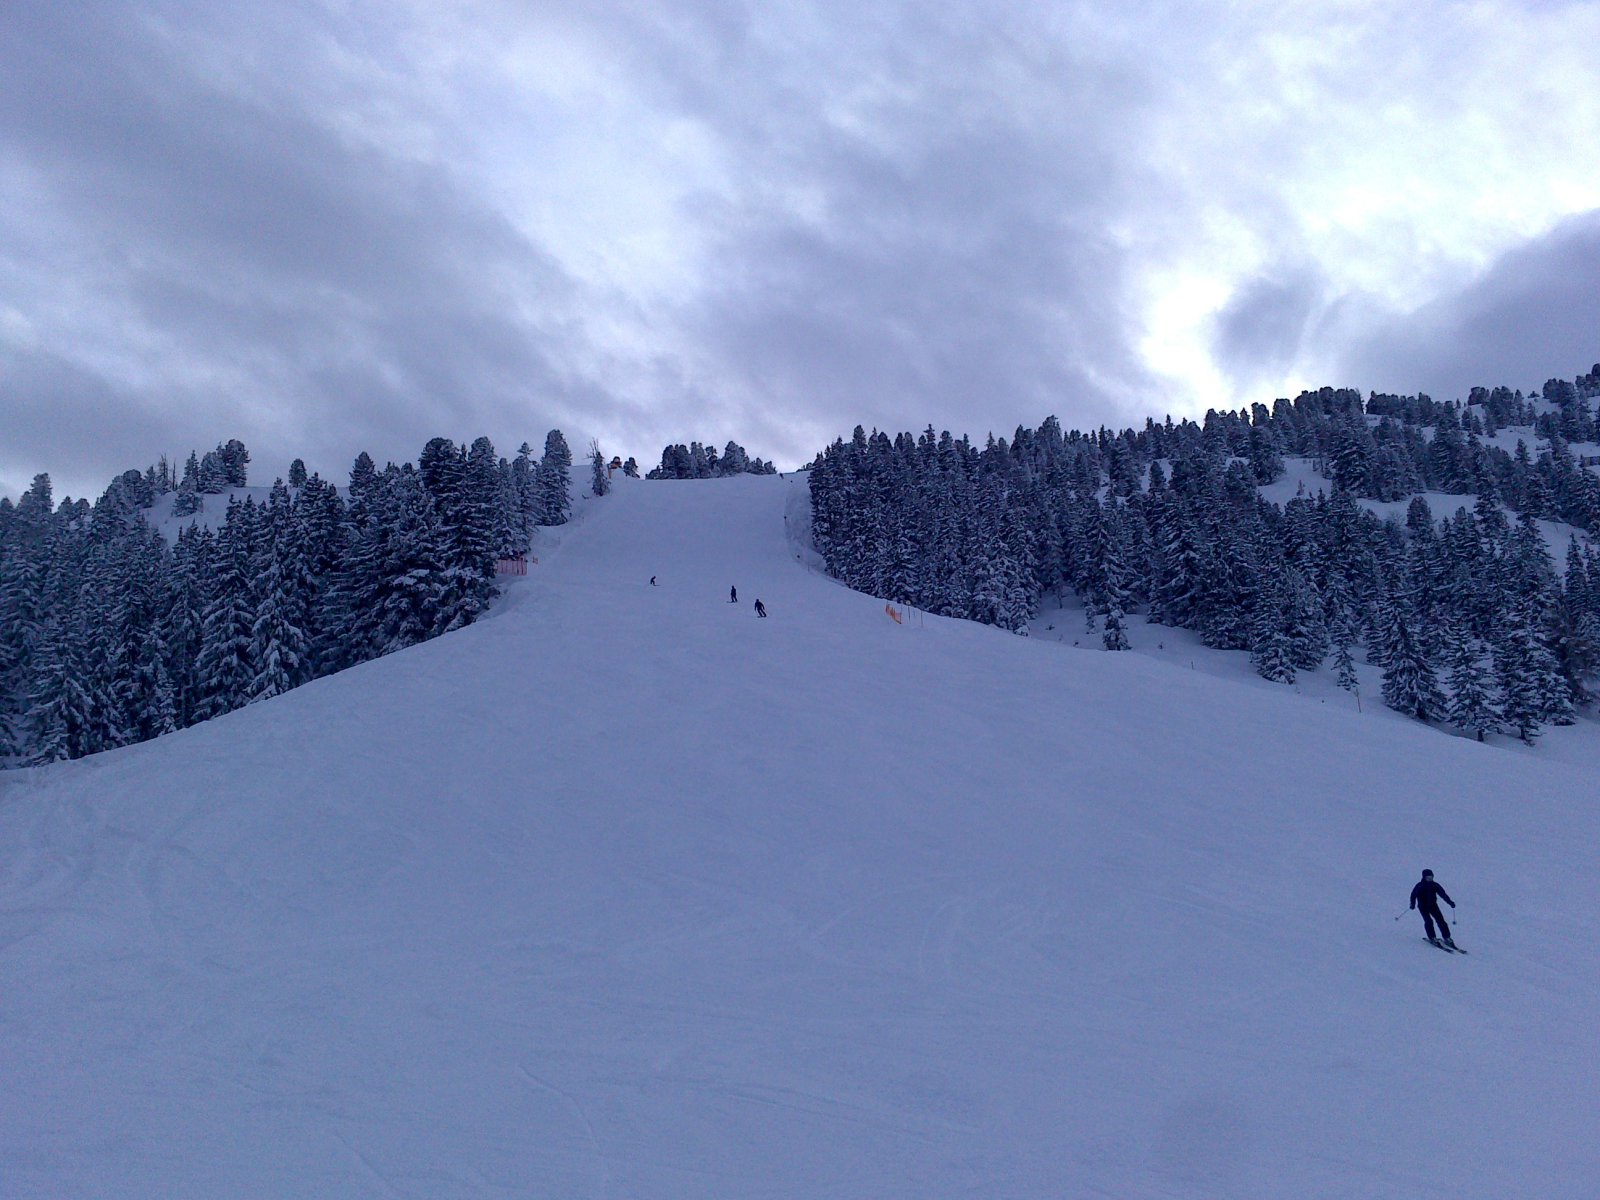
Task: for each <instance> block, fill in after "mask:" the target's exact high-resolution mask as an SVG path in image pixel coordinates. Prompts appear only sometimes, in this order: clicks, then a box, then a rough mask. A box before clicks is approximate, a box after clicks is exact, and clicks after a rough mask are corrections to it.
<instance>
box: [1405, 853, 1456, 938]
mask: <svg viewBox="0 0 1600 1200" xmlns="http://www.w3.org/2000/svg"><path fill="white" fill-rule="evenodd" d="M1441 898H1442V899H1443V900H1444V902H1445V903H1446V904H1448V905H1449V906H1450V907H1451V908H1454V907H1455V906H1456V902H1455V901H1454V900H1452V899H1450V893H1449V892H1447V891H1445V890H1444V889H1443V888H1442V887H1440V886H1439V885H1438V884H1437V883H1435V882H1434V881H1433V872H1432V871H1427V870H1425V871H1423V872H1422V878H1421V879H1419V880H1418V881H1417V886H1416V887H1414V888H1412V889H1411V907H1412V908H1417V907H1419V906H1420V907H1421V909H1422V927H1423V928H1424V929H1426V930H1427V931H1428V940H1429V941H1430V942H1432V943H1433V944H1434V945H1435V946H1439V945H1444V946H1448V947H1449V948H1450V949H1452V950H1454V949H1456V948H1457V947H1456V944H1455V942H1454V941H1453V940H1451V937H1450V926H1448V925H1446V924H1445V923H1444V914H1443V913H1442V912H1440V911H1439V901H1440V899H1441ZM1434 922H1438V924H1439V936H1438V937H1435V936H1434V934H1433V926H1434Z"/></svg>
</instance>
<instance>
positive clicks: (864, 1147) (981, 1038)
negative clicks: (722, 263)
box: [0, 477, 1600, 1200]
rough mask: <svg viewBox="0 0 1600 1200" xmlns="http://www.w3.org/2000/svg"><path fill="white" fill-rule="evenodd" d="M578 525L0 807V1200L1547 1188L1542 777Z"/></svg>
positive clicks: (751, 531)
mask: <svg viewBox="0 0 1600 1200" xmlns="http://www.w3.org/2000/svg"><path fill="white" fill-rule="evenodd" d="M618 482H619V484H624V486H619V487H618V489H617V490H616V491H615V492H614V493H613V494H612V495H611V496H608V497H605V498H603V499H600V500H597V501H594V502H592V503H590V504H589V505H588V506H587V508H586V509H585V511H584V512H583V514H582V516H581V519H580V520H579V521H578V522H577V523H576V524H575V525H573V526H569V527H566V528H564V529H563V530H562V531H560V532H561V533H562V535H563V536H562V538H561V540H560V542H559V544H555V539H551V540H550V544H547V545H545V546H543V547H541V549H540V558H541V561H540V563H539V565H538V566H536V567H534V568H532V569H531V574H530V575H529V577H528V578H527V579H526V580H517V581H514V582H513V583H512V584H511V585H510V587H509V588H508V589H507V593H506V596H505V598H504V599H503V601H502V602H501V604H500V606H499V608H498V609H497V611H496V612H495V614H494V615H493V616H491V617H490V619H488V620H486V621H483V622H481V623H480V624H478V625H476V626H474V627H472V628H470V629H467V630H464V631H462V632H460V633H457V634H452V635H450V636H448V637H445V638H442V639H439V640H437V641H434V642H431V643H429V644H427V645H423V646H419V647H416V648H414V649H411V650H408V651H405V652H403V653H400V654H396V655H394V656H392V657H390V658H387V659H382V660H379V661H377V662H373V663H368V664H366V665H365V666H362V667H358V668H356V669H354V670H351V671H348V672H345V673H344V674H342V675H339V676H336V677H332V678H329V679H324V680H322V681H320V682H318V683H315V684H312V685H310V686H308V687H305V688H302V689H300V690H298V691H296V692H293V693H290V694H289V695H286V696H283V697H280V698H278V699H276V700H272V701H269V702H267V703H263V704H259V705H256V706H253V707H251V708H249V709H246V710H243V711H241V712H237V713H234V714H232V715H230V716H228V717H224V718H222V719H220V720H216V721H212V722H210V723H208V724H206V725H202V726H198V727H196V728H193V729H190V730H187V731H185V732H183V733H179V734H176V735H173V736H171V737H167V738H162V739H160V740H158V741H155V742H151V743H146V744H144V745H140V746H134V747H130V748H128V749H125V750H119V751H115V752H113V753H109V754H104V755H99V756H96V757H94V758H90V759H85V760H82V761H80V762H75V763H68V764H60V765H57V766H54V767H51V768H46V769H39V770H34V771H28V772H16V773H11V774H8V775H6V776H4V777H0V1196H4V1197H7V1198H9V1200H23V1198H31V1197H39V1198H49V1200H63V1198H73V1197H95V1198H100V1197H105V1198H108V1200H110V1198H115V1200H130V1198H138V1197H150V1198H161V1200H176V1198H180V1197H205V1198H213V1197H215V1198H233V1197H374V1198H378V1197H383V1198H394V1197H428V1198H449V1197H540V1198H546V1197H611V1198H621V1197H641V1198H644V1197H648V1198H652V1200H654V1198H670V1197H696V1198H702V1197H727V1198H747V1197H748V1198H758V1197H818V1198H829V1200H844V1198H852V1197H860V1198H863V1200H866V1198H871V1200H884V1198H892V1197H907V1198H913V1197H914V1198H916V1200H928V1198H932V1197H983V1198H1005V1197H1018V1198H1022V1197H1027V1198H1034V1197H1080V1196H1083V1197H1091V1196H1104V1197H1183V1198H1189V1197H1226V1198H1228V1200H1238V1198H1246V1197H1274V1198H1276V1197H1295V1198H1297V1200H1301V1198H1311V1197H1328V1198H1334V1197H1337V1198H1340V1200H1345V1198H1350V1197H1363V1198H1375V1197H1377V1198H1381V1197H1397V1198H1398V1197H1407V1198H1409V1197H1415V1196H1418V1195H1423V1194H1428V1195H1436V1196H1445V1197H1452V1198H1456V1200H1461V1198H1469V1197H1484V1198H1490V1197H1493V1198H1495V1200H1502V1198H1504V1197H1510V1196H1518V1197H1522V1196H1526V1197H1541V1198H1553V1197H1588V1196H1593V1195H1595V1194H1596V1190H1597V1188H1600V1140H1597V1139H1596V1138H1595V1136H1594V1132H1595V1129H1596V1128H1597V1127H1600V1104H1597V1100H1600V1078H1597V1073H1596V1070H1595V1032H1594V1027H1595V1019H1596V1016H1597V1013H1600V1001H1597V999H1596V997H1597V996H1600V970H1597V966H1596V963H1597V957H1596V951H1595V944H1596V917H1595V912H1596V901H1597V899H1600V896H1597V894H1596V893H1597V890H1600V889H1597V886H1596V880H1595V871H1594V852H1595V846H1596V844H1597V835H1600V805H1597V804H1596V787H1595V783H1594V779H1593V777H1592V775H1589V774H1586V773H1584V772H1582V771H1580V770H1579V769H1577V768H1575V767H1574V766H1572V765H1570V764H1564V763H1562V762H1558V761H1547V760H1545V759H1543V758H1541V757H1540V756H1538V755H1533V754H1523V753H1509V752H1507V751H1506V750H1505V749H1503V748H1500V747H1496V746H1480V745H1477V744H1475V743H1472V742H1469V741H1466V740H1463V739H1460V738H1453V737H1448V736H1442V735H1441V734H1440V733H1438V732H1437V731H1434V730H1429V729H1424V728H1421V727H1418V726H1415V725H1413V724H1411V723H1409V722H1404V721H1399V720H1373V719H1371V718H1370V717H1363V716H1359V715H1357V714H1355V713H1353V712H1345V711H1342V710H1340V709H1336V708H1335V707H1333V706H1330V705H1327V704H1322V703H1318V702H1317V701H1316V700H1314V699H1308V698H1304V697H1297V696H1294V695H1293V694H1291V693H1289V692H1288V691H1287V690H1286V689H1266V688H1260V687H1252V686H1246V685H1242V684H1241V683H1239V682H1235V681H1232V680H1228V679H1222V678H1216V677H1213V676H1210V675H1207V674H1206V673H1204V672H1198V671H1189V670H1185V669H1180V668H1178V667H1176V666H1174V665H1173V664H1171V663H1168V662H1163V661H1158V660H1156V659H1152V658H1150V657H1146V656H1143V655H1139V654H1120V655H1118V654H1107V653H1071V652H1068V651H1064V650H1063V649H1062V648H1061V647H1060V646H1058V645H1054V644H1046V643H1043V642H1041V641H1039V640H1029V639H1021V638H1016V637H1012V636H1010V635H1008V634H1005V633H1001V632H998V631H996V630H993V629H988V628H983V627H980V626H976V625H971V624H966V623H962V622H955V621H944V620H935V619H933V618H928V619H926V621H925V622H920V623H919V622H910V623H908V624H906V625H896V624H895V623H893V622H892V621H890V620H889V619H887V617H886V616H885V614H884V611H883V603H882V601H879V600H873V599H871V598H870V597H866V596H862V595H858V594H856V593H852V592H850V591H847V590H845V589H844V588H842V587H840V586H838V585H837V584H835V583H833V582H831V581H830V580H828V579H826V578H825V577H824V576H822V575H821V574H819V573H817V572H815V571H814V570H812V569H810V567H809V566H808V565H807V558H806V555H805V554H804V553H803V552H802V551H801V549H800V548H799V547H798V546H797V545H796V544H794V542H793V541H792V540H791V539H790V538H788V537H786V532H785V531H786V529H794V530H798V529H799V527H800V526H801V524H802V523H803V518H804V513H805V503H806V500H805V483H804V478H803V477H800V478H798V479H797V478H793V477H791V478H788V479H784V478H773V477H744V478H737V479H729V480H714V481H701V482H658V483H634V482H632V481H621V480H619V481H618ZM651 575H655V576H657V577H658V580H659V586H656V587H651V586H650V585H649V583H648V580H649V578H650V576H651ZM730 585H737V586H738V588H739V597H740V603H738V604H737V605H735V604H729V603H728V602H727V594H728V587H729V586H730ZM757 597H759V598H761V599H762V600H763V601H765V603H766V605H767V607H768V609H769V610H770V612H771V614H772V615H771V618H770V619H768V620H759V619H757V618H756V617H755V616H754V614H753V612H752V609H751V605H752V603H753V601H754V600H755V599H756V598H757ZM1587 728H1588V729H1589V731H1590V732H1591V733H1592V730H1593V727H1592V726H1588V727H1587ZM1424 866H1427V867H1432V868H1433V869H1434V870H1435V871H1436V872H1437V874H1438V878H1439V881H1440V882H1441V883H1443V884H1444V886H1445V887H1446V888H1447V889H1448V890H1449V891H1450V893H1451V894H1452V896H1454V897H1455V899H1456V900H1457V901H1458V902H1459V904H1460V909H1459V910H1458V911H1459V917H1460V919H1459V923H1458V926H1457V935H1458V940H1459V941H1460V942H1461V944H1462V945H1463V946H1465V947H1467V948H1468V949H1470V950H1471V951H1472V954H1471V955H1470V956H1468V957H1462V956H1449V955H1446V954H1445V953H1443V952H1442V951H1439V950H1436V949H1433V948H1432V947H1430V946H1428V945H1427V944H1426V943H1424V942H1423V940H1422V937H1421V924H1420V921H1419V920H1418V919H1417V918H1416V917H1415V915H1413V914H1409V913H1407V914H1405V916H1404V919H1402V920H1400V921H1398V922H1397V921H1396V920H1395V917H1396V916H1397V914H1402V913H1404V912H1405V907H1406V897H1407V894H1408V892H1409V890H1410V887H1411V885H1412V883H1413V882H1414V881H1415V879H1416V877H1417V875H1418V873H1419V872H1420V870H1421V868H1422V867H1424Z"/></svg>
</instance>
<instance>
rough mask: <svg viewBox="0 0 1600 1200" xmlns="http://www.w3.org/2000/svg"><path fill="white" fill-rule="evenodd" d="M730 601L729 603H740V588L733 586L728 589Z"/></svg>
mask: <svg viewBox="0 0 1600 1200" xmlns="http://www.w3.org/2000/svg"><path fill="white" fill-rule="evenodd" d="M728 603H729V604H737V603H739V589H738V588H736V587H731V588H729V589H728Z"/></svg>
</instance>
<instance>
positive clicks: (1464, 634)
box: [1444, 626, 1500, 742]
mask: <svg viewBox="0 0 1600 1200" xmlns="http://www.w3.org/2000/svg"><path fill="white" fill-rule="evenodd" d="M1444 643H1445V670H1446V672H1447V673H1446V676H1445V684H1446V686H1447V687H1448V688H1449V689H1450V697H1449V699H1448V700H1446V701H1445V709H1444V719H1445V720H1446V721H1448V722H1450V724H1452V725H1454V726H1455V727H1456V728H1457V729H1460V730H1462V731H1463V732H1465V733H1470V734H1472V735H1473V736H1474V737H1476V738H1477V739H1478V741H1480V742H1481V741H1483V740H1484V737H1485V735H1487V734H1490V733H1494V732H1496V731H1498V729H1499V728H1500V713H1499V711H1498V709H1497V707H1496V705H1495V694H1494V685H1493V681H1492V678H1491V675H1490V669H1489V666H1488V665H1487V664H1486V663H1485V659H1486V657H1487V655H1488V648H1487V647H1486V646H1485V645H1484V644H1483V642H1482V641H1481V640H1480V639H1479V638H1478V637H1477V636H1476V635H1475V634H1474V633H1472V631H1471V630H1470V629H1467V628H1465V627H1461V626H1457V627H1454V628H1452V629H1450V630H1449V631H1448V633H1447V635H1446V637H1445V638H1444Z"/></svg>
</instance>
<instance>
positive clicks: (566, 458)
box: [538, 429, 572, 525]
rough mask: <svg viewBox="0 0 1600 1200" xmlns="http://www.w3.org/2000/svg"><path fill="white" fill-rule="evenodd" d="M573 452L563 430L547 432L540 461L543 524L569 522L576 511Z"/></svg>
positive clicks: (540, 498) (540, 510)
mask: <svg viewBox="0 0 1600 1200" xmlns="http://www.w3.org/2000/svg"><path fill="white" fill-rule="evenodd" d="M571 468H572V451H571V450H569V449H568V448H567V439H566V438H564V437H562V436H561V431H560V430H559V429H552V430H551V431H550V432H549V433H548V434H546V435H545V439H544V457H542V458H541V459H540V460H539V471H538V488H539V524H541V525H565V524H566V523H567V518H568V517H569V516H570V515H571V513H572V498H571V494H570V493H571V488H572V484H571Z"/></svg>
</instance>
